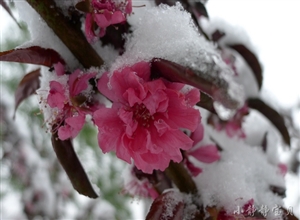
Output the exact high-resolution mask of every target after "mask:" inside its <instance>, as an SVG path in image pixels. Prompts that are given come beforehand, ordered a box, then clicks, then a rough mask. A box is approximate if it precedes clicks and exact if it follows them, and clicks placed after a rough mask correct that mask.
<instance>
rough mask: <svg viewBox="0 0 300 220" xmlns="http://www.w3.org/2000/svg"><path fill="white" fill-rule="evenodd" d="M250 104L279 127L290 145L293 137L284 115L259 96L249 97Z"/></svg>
mask: <svg viewBox="0 0 300 220" xmlns="http://www.w3.org/2000/svg"><path fill="white" fill-rule="evenodd" d="M248 106H249V107H250V108H252V109H255V110H257V111H259V112H260V113H262V114H263V115H264V116H265V117H266V118H267V119H269V120H270V122H271V123H272V124H273V125H274V126H275V127H276V128H277V129H278V131H279V132H280V134H281V135H282V137H283V140H284V142H285V143H286V144H287V145H288V146H290V144H291V138H290V134H289V132H288V129H287V127H286V126H285V123H284V119H283V117H282V116H281V115H280V114H279V113H278V112H277V111H276V110H274V109H273V108H271V107H270V106H269V105H267V104H266V103H264V102H263V101H262V100H260V99H257V98H251V99H248Z"/></svg>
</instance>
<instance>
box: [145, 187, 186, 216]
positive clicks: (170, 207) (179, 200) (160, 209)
mask: <svg viewBox="0 0 300 220" xmlns="http://www.w3.org/2000/svg"><path fill="white" fill-rule="evenodd" d="M183 211H184V200H183V197H182V196H181V193H180V192H175V191H169V192H166V193H164V194H162V195H160V196H159V197H157V198H156V199H155V200H154V202H153V203H152V205H151V208H150V211H149V213H148V214H147V216H146V220H160V219H168V220H181V219H184V218H183V217H184V212H183Z"/></svg>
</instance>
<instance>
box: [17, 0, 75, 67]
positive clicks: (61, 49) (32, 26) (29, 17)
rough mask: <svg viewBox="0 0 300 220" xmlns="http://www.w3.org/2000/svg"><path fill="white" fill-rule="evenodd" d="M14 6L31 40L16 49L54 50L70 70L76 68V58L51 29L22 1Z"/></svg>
mask: <svg viewBox="0 0 300 220" xmlns="http://www.w3.org/2000/svg"><path fill="white" fill-rule="evenodd" d="M61 2H64V1H61ZM15 5H16V8H17V9H18V12H19V16H20V18H22V20H23V21H24V22H26V23H27V25H28V28H29V31H30V34H31V40H30V41H29V42H26V43H24V44H23V45H20V46H19V47H18V48H26V47H30V46H40V47H42V48H51V49H54V50H55V51H57V52H58V53H59V54H60V55H61V56H62V58H63V59H64V60H65V61H66V63H67V64H68V65H69V67H70V68H71V69H74V68H76V67H77V66H78V61H77V60H76V58H75V57H74V56H73V54H72V53H71V52H70V51H69V49H68V48H67V47H66V46H65V44H64V43H63V42H62V41H61V40H60V39H59V38H58V37H57V36H56V35H55V33H54V32H53V31H52V29H51V28H49V27H48V25H47V24H46V23H45V22H44V21H43V19H42V18H41V17H40V15H39V14H38V13H37V12H36V11H35V10H34V9H33V8H32V7H31V6H30V5H29V4H28V3H27V2H26V1H24V0H20V1H15Z"/></svg>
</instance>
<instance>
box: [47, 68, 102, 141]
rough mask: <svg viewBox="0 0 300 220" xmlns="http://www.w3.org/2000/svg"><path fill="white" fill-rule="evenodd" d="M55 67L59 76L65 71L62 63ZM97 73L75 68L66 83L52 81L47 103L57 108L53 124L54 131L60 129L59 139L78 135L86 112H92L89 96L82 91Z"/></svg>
mask: <svg viewBox="0 0 300 220" xmlns="http://www.w3.org/2000/svg"><path fill="white" fill-rule="evenodd" d="M54 69H55V71H56V74H57V75H58V76H61V75H62V72H64V70H63V69H64V67H63V66H62V65H61V64H56V65H55V66H54ZM95 75H96V73H82V72H81V71H80V70H75V71H74V72H73V73H72V74H70V75H68V76H69V79H68V82H67V84H66V85H65V84H64V83H62V82H59V80H58V81H56V80H53V81H50V90H49V94H48V97H47V103H48V104H49V106H50V107H51V108H57V111H56V115H55V116H56V119H55V120H54V121H53V122H52V125H53V126H54V128H53V132H56V131H58V137H59V139H61V140H66V139H68V138H74V137H75V136H77V135H78V133H79V132H80V130H81V129H82V127H83V125H84V122H85V116H86V114H91V108H90V106H88V105H87V104H88V97H86V96H85V95H83V94H81V93H82V92H83V91H85V90H86V89H87V88H88V86H89V84H88V81H89V79H91V78H93V77H95Z"/></svg>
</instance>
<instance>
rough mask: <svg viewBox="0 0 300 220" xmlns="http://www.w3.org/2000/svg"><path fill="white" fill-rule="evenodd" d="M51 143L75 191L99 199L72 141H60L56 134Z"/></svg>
mask: <svg viewBox="0 0 300 220" xmlns="http://www.w3.org/2000/svg"><path fill="white" fill-rule="evenodd" d="M51 141H52V146H53V149H54V151H55V153H56V156H57V158H58V160H59V162H60V164H61V165H62V167H63V168H64V170H65V171H66V173H67V175H68V177H69V179H70V181H71V183H72V185H73V187H74V189H75V190H77V192H78V193H80V194H82V195H84V196H88V197H90V198H97V197H98V195H97V193H96V192H95V190H94V189H93V187H92V185H91V183H90V181H89V179H88V177H87V175H86V173H85V171H84V169H83V167H82V165H81V163H80V161H79V159H78V157H77V155H76V153H75V151H74V148H73V145H72V142H71V140H70V139H68V140H65V141H62V140H60V139H59V138H58V136H57V132H56V133H54V134H53V135H52V139H51Z"/></svg>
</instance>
